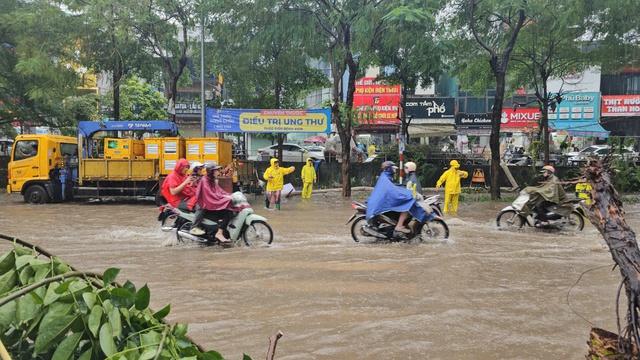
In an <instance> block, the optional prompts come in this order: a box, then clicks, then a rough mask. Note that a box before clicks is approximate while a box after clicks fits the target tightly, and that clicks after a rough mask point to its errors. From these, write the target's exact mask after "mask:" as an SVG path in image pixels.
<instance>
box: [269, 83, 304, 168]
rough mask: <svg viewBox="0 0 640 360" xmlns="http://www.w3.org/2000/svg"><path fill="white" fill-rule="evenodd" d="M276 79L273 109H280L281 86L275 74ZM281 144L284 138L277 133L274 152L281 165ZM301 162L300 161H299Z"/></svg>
mask: <svg viewBox="0 0 640 360" xmlns="http://www.w3.org/2000/svg"><path fill="white" fill-rule="evenodd" d="M275 78H276V82H275V84H274V86H273V87H274V97H275V103H274V108H275V109H280V92H281V90H282V86H281V85H280V78H279V76H278V74H276V76H275ZM282 143H284V136H283V134H282V133H278V147H277V148H276V152H277V155H278V156H277V158H278V162H280V164H282ZM301 160H302V159H301Z"/></svg>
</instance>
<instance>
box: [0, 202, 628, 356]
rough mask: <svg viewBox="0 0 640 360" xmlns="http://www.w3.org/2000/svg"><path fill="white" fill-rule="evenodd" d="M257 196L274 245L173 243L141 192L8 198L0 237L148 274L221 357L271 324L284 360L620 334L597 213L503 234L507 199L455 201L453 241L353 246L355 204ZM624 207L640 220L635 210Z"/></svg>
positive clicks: (175, 312)
mask: <svg viewBox="0 0 640 360" xmlns="http://www.w3.org/2000/svg"><path fill="white" fill-rule="evenodd" d="M250 200H251V202H252V203H253V204H255V206H256V212H257V213H259V214H262V215H264V216H266V217H267V218H268V222H269V224H270V225H271V226H272V228H273V230H274V233H275V239H274V243H273V245H272V246H270V247H268V248H246V247H234V248H221V247H217V246H209V247H203V246H200V245H197V244H193V243H187V244H180V245H175V246H167V245H171V243H172V238H169V237H168V234H167V233H163V232H162V231H161V230H160V227H159V224H158V222H157V221H156V216H157V213H158V210H157V207H156V206H154V205H153V204H151V203H148V202H139V203H116V202H112V203H65V204H47V205H41V206H32V205H26V204H24V203H23V202H22V198H21V197H19V196H17V195H10V196H7V195H2V196H0V208H1V209H2V210H1V211H0V233H1V234H4V235H8V236H13V237H18V238H20V239H23V240H26V241H29V242H31V243H34V244H37V245H39V246H42V247H44V248H45V249H47V250H48V251H50V252H52V253H53V254H56V255H58V256H59V257H61V258H62V259H63V260H65V261H66V262H67V263H69V264H70V265H72V266H74V267H76V268H78V269H81V270H86V271H96V272H103V271H104V270H105V269H107V268H110V267H117V268H120V269H121V272H120V275H119V277H118V280H119V281H120V282H121V283H123V282H124V281H125V280H126V279H129V280H131V281H132V282H133V283H134V284H136V285H137V286H138V287H140V286H142V285H143V284H145V283H147V284H149V287H150V289H151V307H152V308H154V309H160V308H162V307H164V306H165V305H166V304H169V303H170V304H171V313H170V314H169V316H168V317H167V319H168V320H169V321H170V322H178V323H189V332H188V333H189V335H190V336H191V337H192V338H193V339H194V340H195V341H197V342H198V343H199V344H201V345H203V346H204V347H205V348H206V349H213V350H217V351H219V352H220V353H221V354H222V355H223V356H225V357H226V358H228V359H241V358H242V354H243V353H246V354H247V355H249V356H251V357H252V358H253V359H264V357H265V353H266V350H267V347H268V338H269V337H270V336H271V335H272V334H273V333H275V332H276V331H278V330H280V331H282V332H283V333H284V336H283V337H282V338H281V339H280V340H279V342H278V347H277V350H276V359H280V360H285V359H287V360H288V359H296V360H298V359H427V358H428V359H583V358H584V356H585V354H586V352H587V346H586V341H587V340H588V337H589V329H590V327H591V326H598V327H602V328H605V329H608V330H612V331H615V329H616V317H615V301H616V292H617V288H618V286H619V283H620V274H619V272H618V270H617V269H616V270H613V271H612V266H613V260H612V259H611V255H610V253H609V251H608V249H607V248H606V245H605V242H604V239H603V238H602V237H601V236H600V234H599V233H598V232H597V231H596V230H595V228H594V227H593V226H592V225H591V224H588V225H587V226H586V228H585V230H584V231H582V232H579V233H562V232H560V233H549V232H545V231H541V230H537V229H532V228H527V229H525V230H524V231H520V232H514V231H499V230H498V229H497V228H496V226H495V217H496V215H497V214H498V212H499V211H500V209H501V208H502V207H504V206H506V205H508V204H507V203H503V202H462V203H461V204H460V209H459V213H458V215H457V216H456V217H452V216H449V217H447V219H446V220H447V223H448V224H449V227H450V230H451V238H450V239H448V240H447V241H432V242H428V243H422V244H404V243H371V244H362V243H355V242H354V241H353V240H352V239H351V236H350V232H349V231H350V228H349V226H347V225H345V223H346V221H347V220H348V219H349V217H350V216H351V215H352V214H353V210H352V209H351V206H350V205H351V202H350V201H349V200H344V199H342V198H340V197H338V196H335V195H326V194H314V195H313V197H312V199H311V201H303V200H302V199H300V197H293V198H291V199H285V200H284V201H283V204H282V211H280V212H274V211H267V210H264V209H262V208H261V207H262V206H261V204H263V202H262V199H261V198H260V197H258V198H256V199H253V197H251V198H250ZM625 210H626V211H627V221H629V223H630V225H631V227H632V228H634V229H635V230H636V231H637V229H638V225H639V217H638V212H639V211H640V206H639V205H629V206H628V207H626V208H625ZM171 236H174V235H171ZM9 246H10V244H9V243H8V242H6V241H5V242H0V250H2V251H3V252H4V251H6V250H7V249H8V248H9Z"/></svg>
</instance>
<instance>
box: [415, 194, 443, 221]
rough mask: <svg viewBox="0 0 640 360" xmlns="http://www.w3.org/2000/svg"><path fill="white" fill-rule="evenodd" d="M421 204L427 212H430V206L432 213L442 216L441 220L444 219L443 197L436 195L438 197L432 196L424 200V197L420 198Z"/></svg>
mask: <svg viewBox="0 0 640 360" xmlns="http://www.w3.org/2000/svg"><path fill="white" fill-rule="evenodd" d="M421 196H422V195H421ZM420 201H421V202H420ZM419 203H420V204H421V205H422V206H423V207H424V208H425V209H426V210H427V211H429V209H427V208H426V206H429V208H431V211H433V212H434V213H436V215H438V216H440V217H441V218H444V213H443V212H442V207H443V206H444V205H443V199H442V195H438V194H436V195H431V196H429V197H426V198H424V197H423V198H420V200H419Z"/></svg>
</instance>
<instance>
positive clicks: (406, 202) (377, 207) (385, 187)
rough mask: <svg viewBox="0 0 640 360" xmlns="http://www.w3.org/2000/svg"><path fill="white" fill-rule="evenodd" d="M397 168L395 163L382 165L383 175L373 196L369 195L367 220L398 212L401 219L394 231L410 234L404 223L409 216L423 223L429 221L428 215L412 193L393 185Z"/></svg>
mask: <svg viewBox="0 0 640 360" xmlns="http://www.w3.org/2000/svg"><path fill="white" fill-rule="evenodd" d="M397 168H398V167H397V166H395V164H394V163H393V161H385V162H383V163H382V173H381V174H380V177H379V178H378V181H377V182H376V186H375V187H374V188H373V191H372V192H371V195H369V198H368V199H367V214H366V217H367V220H369V219H371V218H372V217H373V216H375V215H379V214H382V213H385V212H387V211H395V212H398V213H400V217H399V218H398V223H397V224H396V226H395V229H394V230H395V231H398V232H401V233H404V234H408V233H410V232H411V230H410V229H409V228H407V227H405V226H404V222H405V220H406V219H407V217H408V216H409V214H411V215H413V217H414V218H416V219H418V220H419V221H422V222H425V221H427V217H428V215H427V212H426V211H425V210H424V209H423V208H422V207H421V206H420V205H419V204H418V201H417V199H415V198H414V197H413V192H412V191H409V190H407V189H406V188H404V187H400V186H397V185H396V184H394V183H393V180H392V179H393V175H394V174H395V171H396V169H397Z"/></svg>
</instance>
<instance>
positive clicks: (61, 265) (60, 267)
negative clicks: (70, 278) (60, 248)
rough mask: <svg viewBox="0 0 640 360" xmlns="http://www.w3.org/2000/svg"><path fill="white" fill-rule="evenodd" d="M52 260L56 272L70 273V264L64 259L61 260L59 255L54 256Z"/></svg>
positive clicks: (58, 273) (57, 273)
mask: <svg viewBox="0 0 640 360" xmlns="http://www.w3.org/2000/svg"><path fill="white" fill-rule="evenodd" d="M51 262H52V263H53V270H54V274H56V275H60V274H64V273H68V272H69V271H71V268H70V267H69V265H67V264H66V263H65V262H64V261H62V260H60V259H59V258H58V257H55V256H54V257H52V258H51Z"/></svg>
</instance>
